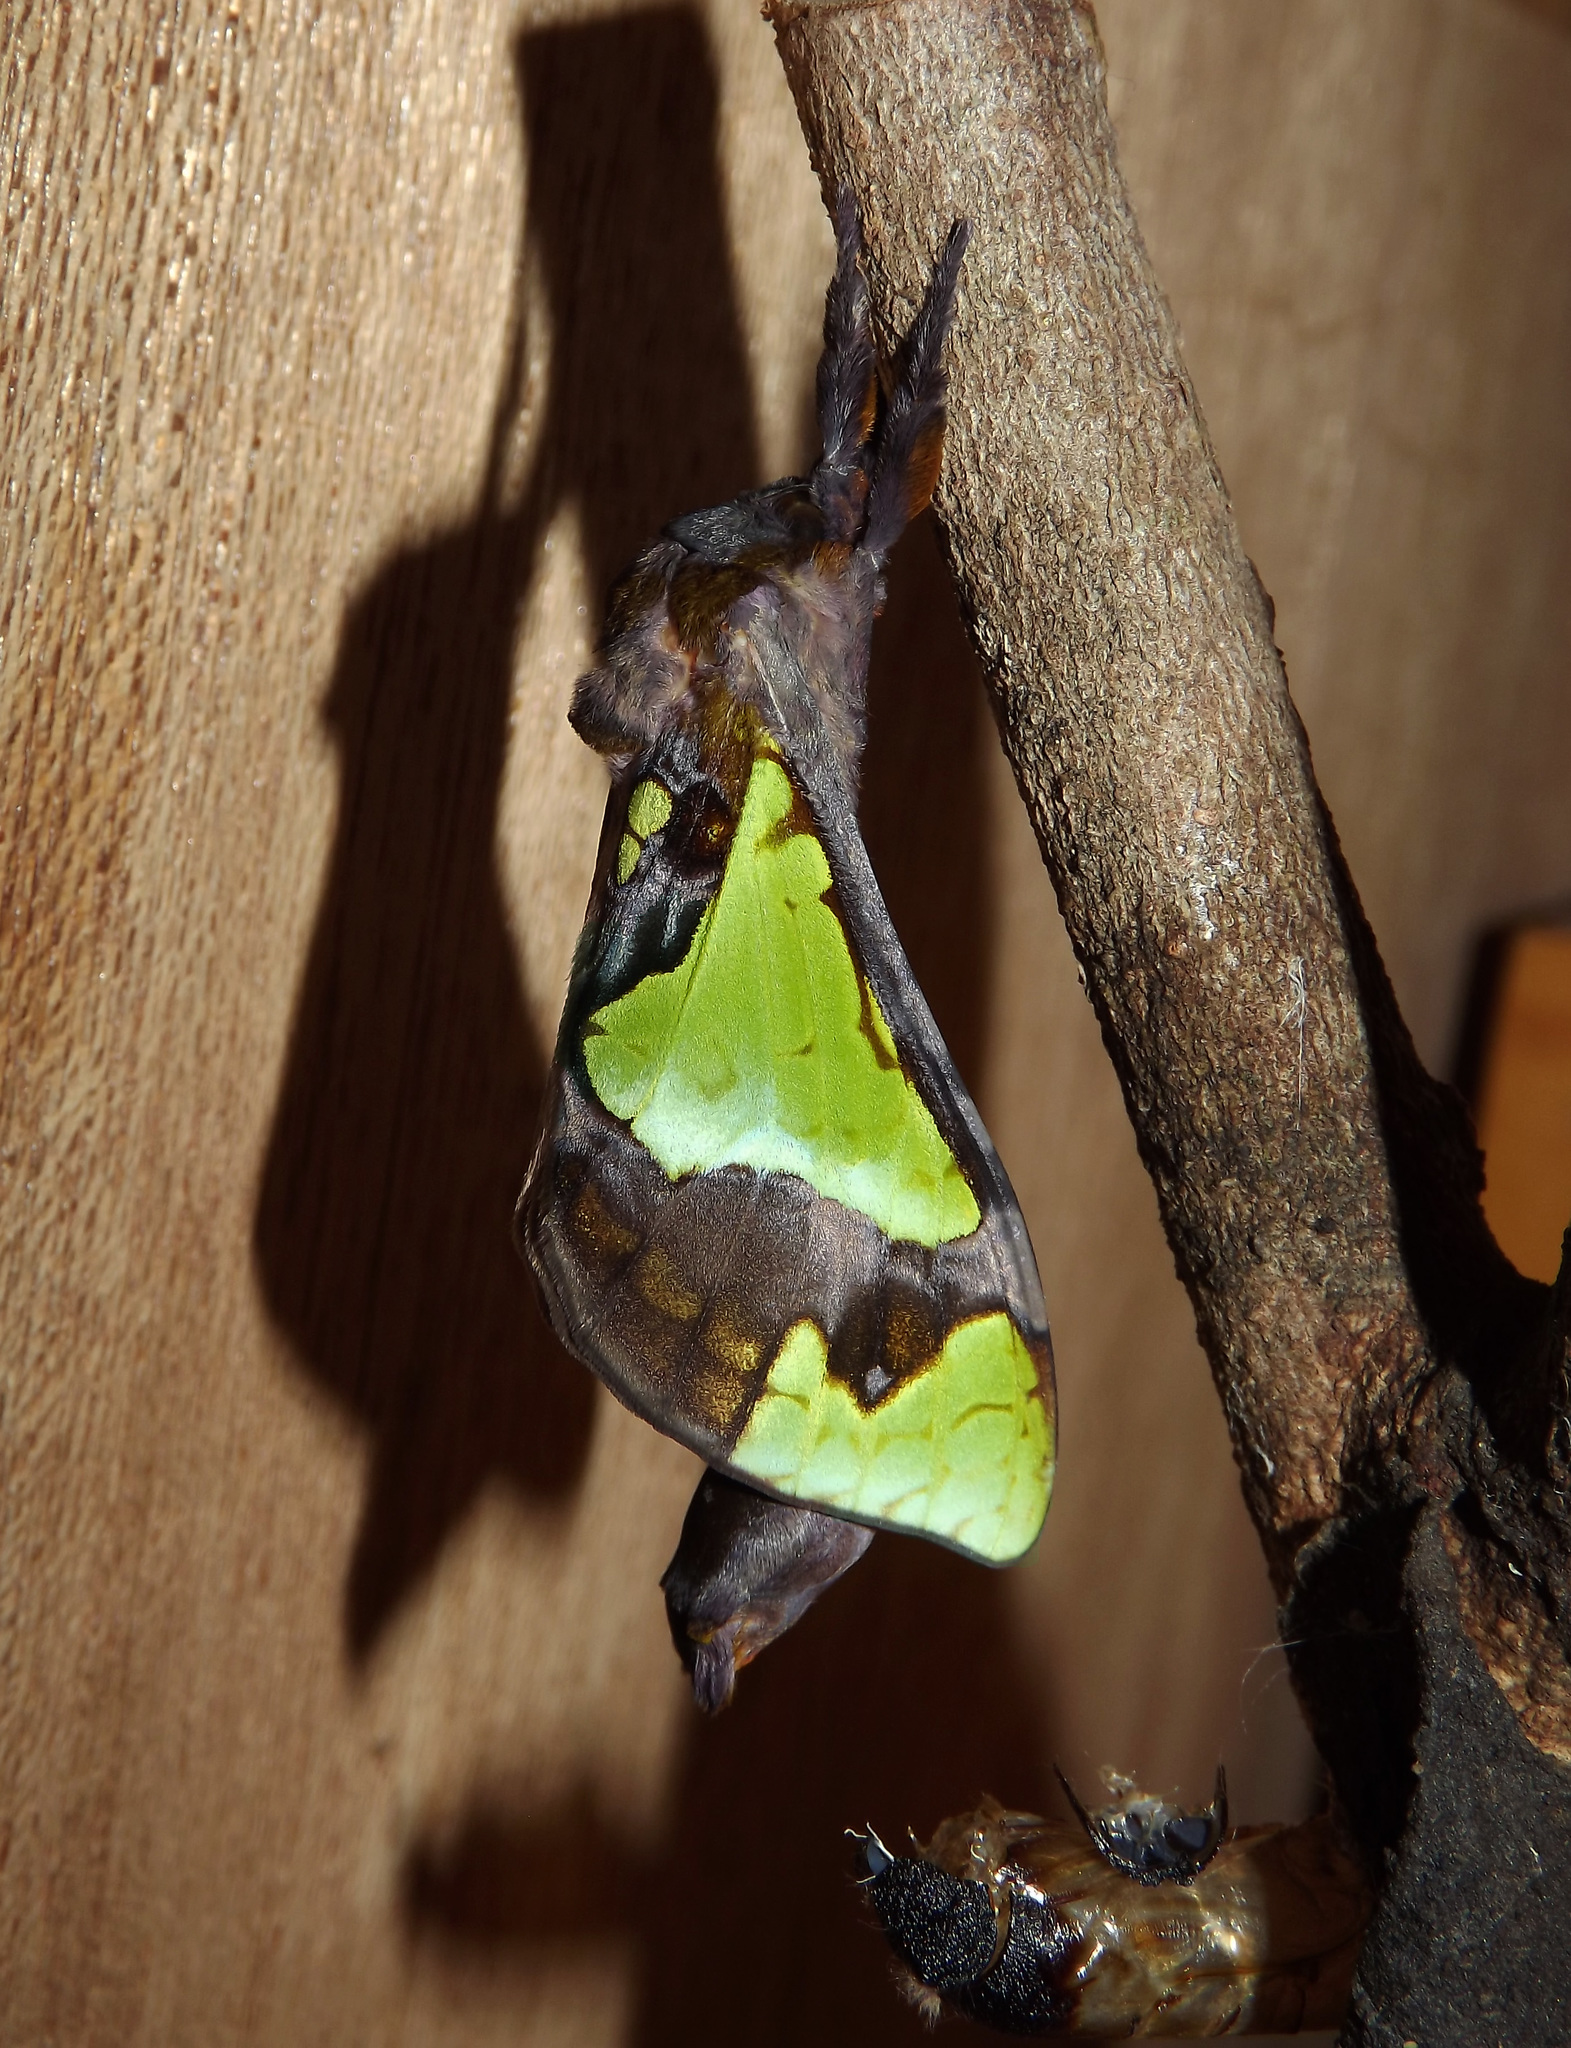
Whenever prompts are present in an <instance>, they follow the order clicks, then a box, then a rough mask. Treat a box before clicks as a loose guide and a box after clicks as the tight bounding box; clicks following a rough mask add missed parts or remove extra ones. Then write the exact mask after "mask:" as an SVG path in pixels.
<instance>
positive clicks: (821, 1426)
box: [731, 1311, 1053, 1564]
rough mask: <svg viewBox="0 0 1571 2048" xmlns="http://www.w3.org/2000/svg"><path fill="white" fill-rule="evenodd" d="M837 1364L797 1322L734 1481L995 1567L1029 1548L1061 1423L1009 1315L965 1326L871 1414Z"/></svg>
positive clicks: (751, 1423)
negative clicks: (936, 1542)
mask: <svg viewBox="0 0 1571 2048" xmlns="http://www.w3.org/2000/svg"><path fill="white" fill-rule="evenodd" d="M828 1358H829V1347H828V1345H827V1343H826V1342H825V1340H824V1336H823V1332H822V1331H821V1330H819V1329H818V1328H817V1326H816V1325H815V1324H813V1323H812V1322H810V1321H806V1320H804V1321H802V1322H798V1323H796V1324H793V1326H792V1327H791V1329H790V1330H789V1331H788V1332H787V1333H786V1338H785V1341H784V1343H783V1344H782V1345H781V1347H780V1349H779V1351H778V1352H777V1353H776V1355H775V1359H774V1363H773V1365H772V1366H771V1367H770V1371H769V1378H768V1380H767V1381H766V1383H765V1386H764V1390H763V1392H762V1394H761V1395H760V1396H759V1399H758V1401H757V1403H756V1404H755V1406H754V1408H753V1412H752V1414H751V1416H750V1417H749V1418H748V1422H747V1427H746V1428H745V1429H744V1430H743V1432H742V1434H741V1436H740V1437H739V1438H738V1440H737V1444H736V1448H735V1450H734V1451H733V1452H732V1454H731V1463H732V1466H733V1468H734V1469H735V1470H736V1471H737V1472H739V1473H741V1474H742V1475H743V1476H745V1477H747V1478H750V1479H756V1480H759V1481H761V1482H762V1483H763V1484H764V1485H765V1486H768V1487H771V1488H773V1489H774V1491H775V1492H777V1493H783V1494H788V1495H790V1496H791V1497H793V1498H796V1499H801V1500H805V1501H809V1502H811V1503H813V1504H814V1505H816V1506H818V1507H821V1508H826V1509H828V1510H829V1512H830V1513H832V1514H833V1513H838V1514H844V1515H849V1516H851V1517H853V1518H854V1519H858V1520H868V1521H878V1522H886V1523H890V1524H892V1525H894V1526H896V1527H898V1528H903V1529H910V1530H913V1531H915V1532H917V1533H919V1534H921V1535H924V1536H936V1537H938V1538H940V1539H941V1540H942V1541H944V1542H946V1543H954V1544H958V1545H960V1546H961V1547H962V1548H963V1549H966V1550H969V1551H972V1552H974V1553H975V1554H976V1555H977V1556H979V1557H983V1558H985V1559H987V1561H988V1562H989V1563H992V1564H1008V1563H1010V1562H1011V1561H1012V1560H1013V1559H1014V1558H1017V1557H1019V1556H1020V1555H1022V1553H1023V1552H1024V1551H1026V1550H1028V1549H1029V1548H1030V1546H1031V1544H1032V1543H1033V1542H1034V1541H1035V1539H1036V1533H1037V1531H1038V1529H1039V1528H1040V1527H1041V1525H1042V1516H1043V1514H1044V1512H1045V1511H1046V1508H1047V1496H1048V1492H1049V1490H1050V1487H1051V1484H1052V1459H1053V1441H1052V1426H1051V1424H1050V1422H1049V1420H1048V1417H1047V1413H1046V1410H1045V1408H1044V1406H1043V1403H1042V1398H1041V1395H1040V1393H1039V1391H1038V1388H1037V1372H1036V1366H1035V1364H1034V1363H1033V1362H1032V1358H1031V1354H1030V1352H1029V1351H1028V1350H1027V1349H1026V1346H1025V1341H1024V1339H1023V1338H1022V1337H1021V1335H1020V1332H1019V1331H1018V1330H1017V1329H1016V1328H1015V1326H1014V1324H1013V1323H1012V1322H1011V1321H1010V1319H1009V1317H1008V1316H1007V1315H1005V1314H1004V1313H1003V1312H1002V1311H998V1312H996V1313H994V1314H991V1315H980V1316H975V1317H973V1318H972V1319H971V1320H970V1321H969V1322H965V1323H962V1324H960V1326H959V1327H958V1328H957V1329H954V1330H952V1331H951V1332H950V1333H949V1337H948V1340H947V1341H946V1343H945V1345H944V1348H943V1350H942V1352H941V1353H940V1354H939V1356H938V1358H937V1359H936V1360H935V1361H934V1362H933V1364H932V1365H930V1366H929V1367H928V1368H927V1369H926V1370H925V1371H923V1372H921V1373H918V1374H917V1375H916V1376H915V1377H914V1378H913V1379H911V1380H909V1381H907V1382H905V1383H904V1384H903V1385H901V1386H900V1387H898V1388H897V1389H896V1391H895V1392H894V1393H892V1394H891V1395H889V1396H888V1398H887V1399H886V1400H884V1401H882V1402H880V1404H879V1405H878V1407H877V1408H875V1409H873V1410H872V1412H871V1413H868V1412H866V1411H864V1410H863V1409H862V1408H861V1407H859V1406H858V1404H857V1402H856V1400H855V1399H854V1398H853V1396H852V1395H851V1394H850V1392H849V1391H848V1390H847V1389H846V1388H845V1387H843V1386H841V1385H840V1384H839V1383H838V1382H837V1381H835V1380H833V1379H831V1378H830V1377H829V1374H828V1371H827V1370H826V1368H827V1364H828Z"/></svg>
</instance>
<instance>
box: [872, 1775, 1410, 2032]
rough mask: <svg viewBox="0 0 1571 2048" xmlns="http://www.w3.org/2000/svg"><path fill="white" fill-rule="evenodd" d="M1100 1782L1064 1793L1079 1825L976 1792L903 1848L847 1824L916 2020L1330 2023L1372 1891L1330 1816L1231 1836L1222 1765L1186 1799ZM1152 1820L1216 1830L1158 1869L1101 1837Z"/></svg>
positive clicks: (1132, 2025)
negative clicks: (948, 2009)
mask: <svg viewBox="0 0 1571 2048" xmlns="http://www.w3.org/2000/svg"><path fill="white" fill-rule="evenodd" d="M1110 1783H1112V1784H1115V1785H1118V1786H1120V1787H1121V1788H1122V1790H1121V1792H1120V1793H1119V1794H1118V1795H1116V1796H1115V1799H1114V1802H1113V1805H1112V1806H1110V1807H1109V1808H1106V1809H1103V1810H1102V1811H1101V1812H1099V1813H1097V1814H1095V1815H1087V1814H1085V1813H1084V1810H1083V1809H1081V1808H1080V1807H1079V1804H1078V1801H1076V1802H1074V1803H1075V1805H1076V1809H1077V1814H1078V1815H1079V1824H1071V1823H1067V1822H1063V1821H1049V1820H1042V1819H1039V1818H1038V1817H1037V1816H1035V1815H1034V1814H1017V1813H1010V1812H1007V1811H1006V1810H1005V1809H1004V1808H1003V1807H1001V1806H1000V1805H999V1804H998V1802H997V1801H996V1800H992V1799H984V1800H983V1801H982V1803H981V1805H980V1806H979V1807H978V1808H977V1809H976V1811H975V1812H974V1813H967V1814H959V1815H956V1816H955V1817H954V1818H952V1819H950V1820H947V1821H944V1822H943V1823H942V1824H941V1825H940V1827H939V1828H938V1830H937V1831H936V1833H935V1834H934V1836H933V1838H932V1840H931V1841H930V1842H929V1843H927V1844H926V1845H925V1846H924V1845H923V1844H921V1843H920V1842H918V1841H916V1839H915V1837H913V1838H912V1847H913V1849H914V1851H915V1853H914V1854H912V1855H900V1854H896V1853H893V1852H892V1851H890V1850H889V1849H888V1848H886V1847H885V1845H884V1844H883V1842H881V1841H880V1840H879V1838H878V1837H877V1835H876V1834H874V1832H873V1831H872V1829H871V1828H869V1829H868V1830H867V1832H866V1833H865V1834H864V1835H855V1836H853V1840H854V1841H855V1842H856V1843H857V1847H858V1859H859V1863H860V1874H861V1881H862V1883H863V1885H864V1887H865V1889H866V1892H867V1895H868V1897H869V1898H870V1899H871V1901H872V1904H873V1907H874V1910H875V1911H876V1913H877V1915H878V1918H879V1920H880V1922H881V1924H882V1926H883V1929H884V1933H885V1935H886V1936H887V1938H888V1940H889V1943H890V1946H891V1947H892V1948H893V1949H894V1951H895V1955H896V1957H897V1959H898V1962H899V1966H900V1975H901V1981H902V1984H903V1987H904V1989H905V1991H906V1994H907V1996H908V1997H910V1998H911V1999H912V2000H913V2002H914V2003H916V2004H917V2005H918V2006H919V2007H920V2008H921V2009H922V2011H923V2012H924V2013H925V2014H926V2015H927V2017H928V2018H930V2019H932V2018H936V2017H937V2015H938V2013H939V2011H940V2010H941V2009H942V2008H943V2006H945V2005H950V2006H953V2007H954V2008H955V2009H956V2010H957V2011H959V2012H962V2013H965V2014H966V2015H967V2016H968V2017H970V2018H971V2019H974V2020H978V2021H980V2022H981V2023H982V2024H983V2025H986V2026H992V2027H996V2028H998V2029H1000V2030H1001V2031H1003V2032H1005V2033H1011V2034H1043V2035H1054V2034H1057V2035H1070V2034H1073V2035H1077V2036H1079V2037H1080V2038H1081V2039H1089V2040H1099V2039H1100V2040H1125V2039H1128V2038H1129V2037H1130V2036H1132V2035H1137V2034H1138V2035H1166V2036H1176V2037H1189V2038H1197V2037H1198V2038H1210V2037H1212V2036H1215V2035H1219V2034H1235V2033H1236V2034H1245V2033H1295V2032H1298V2031H1300V2030H1301V2029H1304V2028H1317V2027H1332V2026H1337V2025H1339V2024H1340V2022H1341V2020H1342V2017H1343V2014H1344V2012H1345V2010H1346V2006H1347V2001H1348V1996H1349V1992H1350V1988H1351V1984H1352V1973H1353V1967H1354V1964H1355V1963H1356V1961H1357V1958H1358V1951H1359V1946H1360V1944H1361V1942H1362V1938H1363V1930H1364V1928H1365V1926H1366V1924H1367V1922H1368V1919H1369V1915H1370V1912H1371V1910H1372V1906H1373V1893H1372V1891H1371V1889H1370V1887H1369V1884H1368V1881H1367V1878H1366V1876H1365V1873H1364V1870H1363V1868H1362V1865H1361V1864H1360V1863H1359V1861H1358V1859H1357V1857H1356V1855H1355V1854H1354V1853H1353V1851H1352V1850H1351V1848H1350V1847H1349V1845H1348V1844H1347V1843H1346V1842H1345V1841H1344V1839H1343V1837H1342V1833H1341V1830H1340V1827H1339V1825H1338V1823H1337V1821H1336V1819H1335V1817H1334V1816H1333V1815H1331V1814H1329V1813H1323V1814H1319V1815H1316V1816H1315V1817H1314V1818H1313V1819H1311V1820H1308V1821H1303V1822H1300V1823H1299V1824H1297V1825H1296V1826H1291V1827H1289V1826H1270V1827H1249V1828H1239V1829H1237V1830H1235V1831H1234V1832H1233V1833H1232V1834H1231V1835H1228V1834H1227V1833H1226V1824H1225V1819H1224V1820H1223V1821H1222V1823H1221V1827H1220V1828H1217V1826H1216V1823H1217V1820H1218V1807H1219V1805H1220V1804H1221V1802H1222V1800H1223V1798H1224V1797H1225V1793H1224V1791H1223V1787H1222V1781H1221V1774H1220V1772H1219V1773H1218V1796H1217V1799H1216V1801H1214V1802H1213V1804H1212V1806H1211V1807H1210V1808H1208V1809H1206V1810H1204V1811H1203V1812H1201V1813H1198V1814H1188V1813H1185V1812H1184V1811H1183V1810H1182V1809H1179V1808H1174V1807H1171V1806H1168V1805H1167V1804H1166V1802H1164V1801H1160V1800H1154V1799H1150V1798H1148V1797H1147V1796H1145V1795H1143V1794H1141V1793H1139V1792H1137V1791H1136V1790H1135V1789H1134V1787H1133V1786H1132V1785H1131V1784H1130V1783H1129V1781H1128V1780H1124V1779H1111V1778H1110ZM1066 1789H1067V1788H1066ZM1071 1797H1073V1795H1071ZM1188 1823H1192V1824H1193V1826H1192V1827H1191V1826H1189V1825H1187V1824H1188ZM1164 1831H1167V1832H1169V1833H1170V1834H1171V1836H1172V1839H1173V1841H1175V1842H1176V1843H1177V1844H1179V1845H1183V1844H1184V1843H1186V1842H1191V1841H1192V1842H1195V1843H1197V1844H1198V1843H1201V1842H1203V1840H1204V1839H1205V1838H1206V1837H1207V1836H1208V1835H1211V1834H1213V1833H1214V1834H1215V1836H1216V1839H1215V1841H1214V1842H1213V1844H1212V1846H1211V1848H1210V1850H1209V1853H1207V1854H1205V1855H1204V1857H1203V1859H1202V1860H1200V1861H1199V1862H1198V1863H1197V1862H1196V1861H1195V1856H1196V1855H1198V1854H1199V1851H1198V1849H1197V1850H1196V1851H1195V1854H1194V1855H1191V1856H1189V1857H1188V1858H1187V1859H1181V1860H1186V1868H1185V1870H1184V1871H1183V1872H1182V1873H1180V1872H1174V1873H1173V1874H1172V1875H1169V1876H1157V1877H1153V1876H1152V1875H1151V1874H1150V1867H1149V1865H1148V1864H1147V1863H1146V1862H1145V1860H1144V1859H1143V1858H1139V1857H1137V1858H1135V1860H1136V1861H1137V1862H1138V1863H1139V1864H1140V1869H1139V1871H1138V1873H1136V1874H1131V1872H1130V1871H1129V1870H1128V1869H1126V1868H1125V1867H1122V1866H1121V1863H1120V1862H1115V1861H1114V1860H1112V1859H1111V1858H1110V1857H1109V1855H1108V1853H1107V1850H1106V1848H1105V1847H1104V1843H1105V1842H1107V1841H1108V1840H1113V1841H1114V1842H1115V1843H1118V1844H1120V1845H1121V1846H1120V1848H1119V1851H1118V1853H1119V1855H1120V1856H1121V1858H1122V1859H1123V1861H1124V1862H1127V1861H1128V1860H1129V1857H1128V1853H1127V1847H1128V1844H1129V1842H1130V1841H1135V1840H1138V1841H1140V1842H1141V1843H1143V1844H1145V1845H1147V1846H1149V1844H1150V1843H1151V1842H1152V1841H1154V1840H1157V1839H1159V1838H1160V1837H1161V1836H1162V1835H1163V1833H1164ZM1157 1860H1161V1853H1160V1852H1159V1855H1158V1858H1157Z"/></svg>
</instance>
